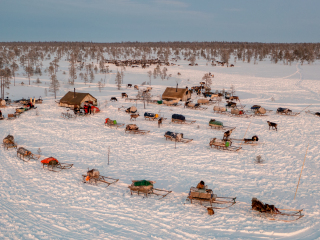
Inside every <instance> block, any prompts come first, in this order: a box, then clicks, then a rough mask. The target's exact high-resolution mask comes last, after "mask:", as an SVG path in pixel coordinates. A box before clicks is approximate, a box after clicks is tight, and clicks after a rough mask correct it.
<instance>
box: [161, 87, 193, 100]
mask: <svg viewBox="0 0 320 240" xmlns="http://www.w3.org/2000/svg"><path fill="white" fill-rule="evenodd" d="M186 91H188V89H186V88H178V89H176V88H172V87H167V88H166V90H165V91H164V93H163V94H162V98H181V99H182V98H183V96H184V95H185V93H186Z"/></svg>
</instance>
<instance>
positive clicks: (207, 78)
mask: <svg viewBox="0 0 320 240" xmlns="http://www.w3.org/2000/svg"><path fill="white" fill-rule="evenodd" d="M202 80H204V81H205V83H206V88H211V87H210V86H211V84H212V80H211V77H210V75H209V73H205V74H204V76H203V77H202Z"/></svg>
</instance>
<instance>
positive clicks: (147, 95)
mask: <svg viewBox="0 0 320 240" xmlns="http://www.w3.org/2000/svg"><path fill="white" fill-rule="evenodd" d="M137 98H138V99H142V100H143V107H144V109H146V101H147V102H148V101H149V100H150V99H151V94H150V92H149V91H145V90H142V89H141V90H139V91H138V94H137Z"/></svg>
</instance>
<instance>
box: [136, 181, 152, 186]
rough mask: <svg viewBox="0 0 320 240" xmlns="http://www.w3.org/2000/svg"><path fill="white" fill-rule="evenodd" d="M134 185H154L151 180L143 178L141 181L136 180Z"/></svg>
mask: <svg viewBox="0 0 320 240" xmlns="http://www.w3.org/2000/svg"><path fill="white" fill-rule="evenodd" d="M133 185H134V186H150V185H153V184H152V183H151V182H149V181H147V180H141V181H139V182H135V183H134V184H133Z"/></svg>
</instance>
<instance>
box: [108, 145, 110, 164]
mask: <svg viewBox="0 0 320 240" xmlns="http://www.w3.org/2000/svg"><path fill="white" fill-rule="evenodd" d="M109 158H110V146H109V147H108V165H109Z"/></svg>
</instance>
